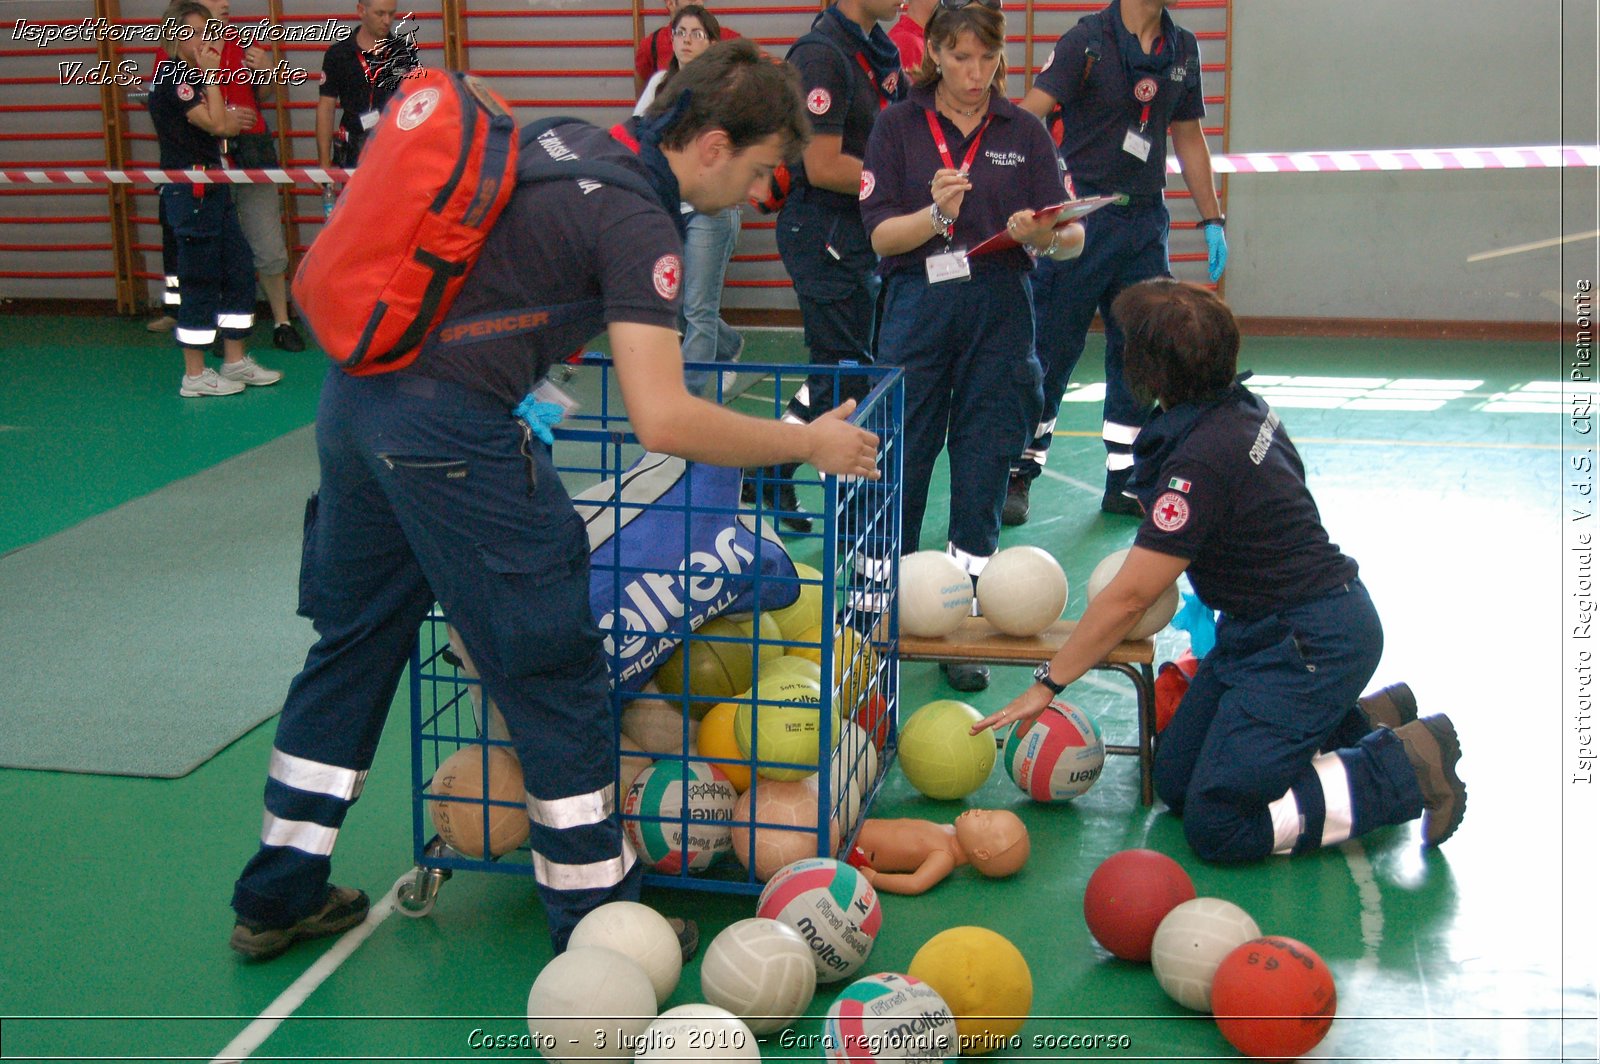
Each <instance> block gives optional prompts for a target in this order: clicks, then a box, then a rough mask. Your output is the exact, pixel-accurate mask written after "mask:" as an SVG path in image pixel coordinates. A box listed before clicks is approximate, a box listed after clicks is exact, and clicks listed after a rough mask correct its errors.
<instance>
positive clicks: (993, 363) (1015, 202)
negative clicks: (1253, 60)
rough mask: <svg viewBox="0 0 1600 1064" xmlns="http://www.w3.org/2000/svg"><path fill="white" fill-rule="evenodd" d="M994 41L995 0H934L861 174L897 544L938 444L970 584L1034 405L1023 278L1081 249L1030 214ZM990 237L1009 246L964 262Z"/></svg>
mask: <svg viewBox="0 0 1600 1064" xmlns="http://www.w3.org/2000/svg"><path fill="white" fill-rule="evenodd" d="M1004 46H1005V16H1004V15H1002V14H1001V13H1000V2H999V0H992V2H991V0H980V2H972V0H965V2H963V0H940V6H939V7H937V8H935V9H934V14H933V17H932V18H931V19H930V20H929V21H928V26H927V51H926V53H925V54H924V56H923V61H922V68H921V69H920V70H919V71H918V72H917V75H916V84H915V85H914V87H913V88H912V91H911V94H910V96H909V97H908V98H907V99H906V100H904V101H902V102H900V103H897V104H894V105H893V106H891V107H889V108H888V109H887V110H886V111H884V112H883V114H881V115H880V116H879V117H878V121H877V123H876V124H875V125H874V126H873V129H872V137H871V139H870V140H869V141H868V142H867V156H866V159H865V161H864V163H863V170H862V175H861V218H862V221H863V222H864V223H865V225H866V229H867V232H868V233H869V234H870V235H871V238H872V247H873V250H875V251H876V252H877V253H878V254H879V255H881V256H882V257H883V261H882V263H881V265H880V267H879V269H880V271H881V272H882V274H883V276H884V280H885V291H884V303H883V312H882V318H881V324H880V326H879V332H878V352H877V360H878V363H879V364H880V365H887V366H900V367H901V368H903V369H904V370H905V374H906V420H905V439H906V451H905V457H904V463H905V465H904V492H905V506H904V511H903V513H904V519H905V523H904V543H905V550H906V552H907V553H909V552H911V551H914V550H917V549H918V546H919V538H920V534H921V531H922V518H923V511H924V510H925V508H926V506H927V498H928V481H929V477H930V475H931V474H932V472H933V465H934V462H935V460H936V459H937V458H938V457H939V452H940V450H942V449H943V448H944V446H945V444H946V442H947V441H948V444H949V448H950V541H949V549H950V553H951V554H952V555H953V556H954V557H955V558H956V560H957V561H959V562H961V564H962V566H963V567H964V568H965V569H966V570H967V572H968V573H970V574H971V575H973V576H974V577H976V576H977V575H978V573H979V572H981V571H982V569H983V566H984V563H985V562H987V561H988V560H989V557H990V556H991V555H993V554H994V552H995V549H996V547H997V546H998V544H999V537H1000V510H1001V507H1002V506H1004V504H1005V496H1006V476H1007V471H1008V463H1009V460H1010V459H1009V457H1008V455H1009V454H1010V453H1012V452H1013V451H1015V450H1017V449H1018V448H1020V447H1023V446H1026V443H1027V440H1028V438H1029V437H1030V434H1031V433H1032V432H1033V430H1034V427H1035V423H1036V422H1037V421H1038V419H1039V411H1040V409H1041V407H1042V405H1043V402H1044V398H1043V393H1042V390H1041V388H1042V385H1041V374H1040V370H1039V362H1038V359H1037V358H1035V356H1034V352H1033V300H1032V296H1031V294H1030V292H1029V289H1028V277H1027V275H1028V271H1030V270H1031V269H1032V268H1033V256H1034V255H1050V256H1052V257H1055V258H1062V259H1064V258H1070V257H1072V256H1074V255H1076V254H1077V253H1078V252H1079V251H1080V250H1082V247H1083V229H1082V227H1081V226H1079V225H1076V224H1074V225H1072V226H1069V227H1068V228H1067V229H1065V230H1062V231H1060V232H1057V231H1056V230H1055V229H1054V228H1053V227H1052V224H1051V222H1050V221H1049V220H1045V221H1035V220H1034V217H1033V212H1034V211H1036V210H1038V209H1039V208H1042V207H1048V206H1050V205H1052V204H1055V203H1059V202H1060V201H1061V200H1063V199H1065V198H1066V197H1065V194H1064V192H1063V182H1062V177H1061V171H1060V168H1059V165H1058V163H1057V161H1056V153H1055V148H1054V145H1052V144H1051V142H1050V137H1049V135H1048V134H1047V133H1046V132H1045V130H1044V127H1043V126H1042V125H1040V123H1039V120H1038V119H1036V118H1034V117H1033V116H1032V115H1030V114H1028V113H1027V112H1026V111H1023V110H1021V109H1019V108H1018V107H1016V106H1015V105H1014V104H1012V103H1011V102H1010V101H1009V100H1007V99H1006V97H1005V91H1004V88H1005V61H1004V58H1003V48H1004ZM1003 228H1004V229H1009V231H1010V233H1011V235H1012V237H1013V238H1014V239H1015V240H1017V241H1018V242H1019V243H1020V244H1021V245H1022V246H1021V247H1016V248H1011V249H1009V250H1006V251H1001V252H998V253H995V254H992V255H983V256H977V257H973V258H970V259H969V258H968V257H967V255H966V253H965V249H967V248H972V247H975V246H976V245H977V244H979V243H980V242H981V241H983V240H984V239H985V238H986V237H989V236H991V235H993V234H994V233H996V232H998V231H999V230H1001V229H1003ZM968 668H969V669H970V668H972V667H971V666H969V667H968ZM951 679H952V683H956V684H957V686H961V684H960V682H958V680H957V678H956V676H955V675H954V670H952V677H951ZM969 679H970V680H972V681H977V680H978V679H979V677H977V676H974V677H970V678H969ZM978 686H982V683H981V682H973V683H971V685H970V686H968V687H965V688H964V689H973V688H975V687H978Z"/></svg>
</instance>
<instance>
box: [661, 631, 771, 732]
mask: <svg viewBox="0 0 1600 1064" xmlns="http://www.w3.org/2000/svg"><path fill="white" fill-rule="evenodd" d="M776 630H777V625H776V622H774V623H773V624H772V626H771V627H770V628H765V629H763V631H764V633H772V637H774V638H775V637H776ZM707 636H714V637H716V639H715V640H712V639H707V638H706V637H707ZM761 638H763V639H766V638H769V636H768V635H767V634H763V635H762V637H761ZM728 639H733V640H739V642H731V643H730V642H725V641H724V640H728ZM749 639H750V629H749V627H748V625H747V626H745V627H743V628H741V627H740V623H739V620H738V619H737V618H736V617H713V618H712V619H711V620H709V621H707V622H706V623H705V624H702V625H701V626H700V627H699V628H698V629H696V630H695V634H694V635H693V636H691V637H690V638H689V642H688V643H687V644H686V646H681V647H679V648H678V649H677V650H674V651H673V652H672V654H671V655H670V656H669V657H668V658H667V660H666V661H664V662H662V663H661V668H659V669H657V670H656V674H655V676H654V678H653V682H654V683H655V685H656V686H657V687H659V688H660V689H661V692H662V693H663V694H667V695H676V694H682V693H683V687H684V684H685V682H687V683H688V685H689V693H690V694H692V695H698V696H700V697H701V698H717V699H721V698H733V697H735V696H736V695H738V694H739V692H741V691H748V690H750V682H751V678H752V676H753V675H754V673H753V665H752V659H753V658H754V657H755V656H756V654H755V651H756V650H757V649H758V648H759V644H757V646H756V647H752V646H751V645H750V642H749ZM686 652H687V654H686ZM685 656H687V658H688V664H687V666H685V664H684V659H685ZM685 673H687V678H686V676H685ZM711 705H712V704H711V703H706V702H698V703H690V707H689V714H690V716H692V717H694V718H695V719H697V720H698V719H699V718H700V717H703V716H705V715H706V713H707V712H709V711H710V709H711Z"/></svg>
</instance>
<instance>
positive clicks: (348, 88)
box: [317, 29, 417, 165]
mask: <svg viewBox="0 0 1600 1064" xmlns="http://www.w3.org/2000/svg"><path fill="white" fill-rule="evenodd" d="M356 32H357V31H356V30H354V29H352V30H351V31H350V32H349V33H348V34H346V35H345V36H344V37H341V38H340V39H339V40H337V41H334V42H333V43H332V44H330V45H328V50H327V51H326V52H325V53H323V56H322V76H321V80H320V82H319V84H318V88H317V95H319V96H328V97H331V98H332V99H335V100H338V101H339V111H340V113H339V125H340V126H341V127H343V128H344V131H345V133H346V134H347V135H348V136H349V144H350V151H351V157H350V158H349V159H346V160H345V162H346V164H347V165H348V164H352V163H354V162H355V158H354V155H355V153H356V152H359V151H360V149H361V142H362V141H363V140H365V139H366V135H367V131H366V130H365V129H363V128H361V115H362V114H363V113H364V112H367V111H382V110H383V105H384V104H386V103H388V102H389V98H390V97H391V96H393V95H394V94H395V91H396V90H398V89H399V88H400V82H401V80H403V79H404V77H405V75H406V73H407V71H409V70H411V69H412V68H413V67H415V66H416V65H417V50H416V48H415V47H413V46H412V44H411V42H410V41H409V40H407V39H406V38H404V37H389V38H387V39H385V40H382V41H379V42H378V43H377V45H375V46H374V47H373V49H372V51H370V52H363V51H362V50H361V47H360V46H359V45H357V44H356Z"/></svg>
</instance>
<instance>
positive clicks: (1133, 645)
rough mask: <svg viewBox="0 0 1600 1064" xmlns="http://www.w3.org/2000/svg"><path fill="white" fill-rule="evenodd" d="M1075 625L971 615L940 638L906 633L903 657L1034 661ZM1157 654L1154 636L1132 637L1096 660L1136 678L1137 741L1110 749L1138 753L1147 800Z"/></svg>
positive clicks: (1146, 799) (1013, 662)
mask: <svg viewBox="0 0 1600 1064" xmlns="http://www.w3.org/2000/svg"><path fill="white" fill-rule="evenodd" d="M1077 626H1078V622H1077V621H1057V622H1056V623H1054V624H1052V625H1051V626H1050V627H1049V628H1046V629H1045V630H1044V631H1043V632H1041V633H1040V634H1038V635H1036V636H1014V635H1004V634H1002V633H1000V632H997V631H995V629H994V627H993V626H992V625H990V624H989V622H988V621H986V620H984V619H983V618H982V617H968V618H967V619H966V620H964V621H962V622H961V627H960V628H957V629H956V630H955V632H954V634H952V635H948V636H945V637H944V638H942V639H926V638H918V637H916V636H908V635H904V634H902V635H901V636H900V660H901V661H941V662H965V663H970V664H975V665H1029V666H1036V665H1038V664H1039V663H1040V662H1043V661H1048V660H1050V658H1051V657H1052V656H1053V655H1054V654H1055V652H1056V650H1057V649H1058V648H1059V647H1060V646H1061V644H1062V643H1065V642H1066V641H1067V636H1069V635H1071V634H1072V630H1073V629H1074V628H1076V627H1077ZM1155 660H1156V644H1155V640H1154V639H1133V640H1129V641H1128V642H1125V643H1120V644H1118V645H1117V646H1116V647H1114V648H1113V649H1112V651H1111V653H1109V654H1107V655H1106V657H1105V660H1103V661H1101V662H1100V663H1099V664H1097V665H1096V666H1095V668H1096V669H1103V670H1105V671H1107V672H1119V673H1121V674H1122V675H1124V676H1126V677H1127V678H1128V679H1129V680H1131V681H1132V682H1133V690H1134V695H1135V696H1136V698H1137V700H1138V714H1139V715H1138V720H1139V742H1138V745H1136V746H1127V745H1113V744H1111V743H1107V744H1106V753H1108V754H1133V755H1135V756H1137V757H1138V758H1139V794H1140V798H1141V799H1142V800H1143V801H1144V804H1145V805H1150V804H1151V803H1152V802H1154V801H1155V788H1154V785H1153V784H1152V782H1151V769H1152V766H1153V765H1154V764H1155V749H1156V676H1155Z"/></svg>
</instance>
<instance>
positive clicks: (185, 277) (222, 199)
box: [161, 185, 256, 347]
mask: <svg viewBox="0 0 1600 1064" xmlns="http://www.w3.org/2000/svg"><path fill="white" fill-rule="evenodd" d="M200 187H202V186H199V185H163V186H162V188H161V218H162V220H163V221H165V222H166V223H167V225H168V226H170V227H171V228H172V233H173V237H174V239H175V245H176V251H177V256H176V257H177V277H178V285H177V290H178V291H180V292H182V298H181V301H176V310H177V313H176V314H175V315H174V316H175V317H176V318H177V319H178V326H177V328H176V329H174V330H173V333H172V335H173V339H175V340H176V341H177V343H178V346H179V347H209V346H211V344H212V343H214V342H215V341H216V339H217V333H218V331H220V332H221V333H222V335H223V336H224V337H226V338H230V339H242V338H244V337H246V336H248V335H250V328H251V326H252V325H254V324H255V305H256V273H255V265H254V263H253V261H252V259H251V257H250V243H249V241H248V240H246V239H245V235H244V229H243V228H241V227H240V225H239V212H238V211H237V210H236V209H235V208H234V205H233V196H232V195H231V194H230V193H229V191H228V189H226V188H207V189H205V194H204V195H202V196H196V195H195V194H194V191H193V190H194V189H195V188H200ZM168 291H169V292H170V291H172V286H171V285H169V286H168Z"/></svg>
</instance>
